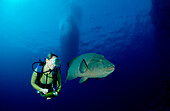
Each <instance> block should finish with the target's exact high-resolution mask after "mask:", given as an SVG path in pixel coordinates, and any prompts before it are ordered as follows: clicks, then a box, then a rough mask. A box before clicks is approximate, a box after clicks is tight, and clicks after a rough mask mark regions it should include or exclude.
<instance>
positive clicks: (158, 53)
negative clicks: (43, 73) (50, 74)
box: [0, 0, 170, 111]
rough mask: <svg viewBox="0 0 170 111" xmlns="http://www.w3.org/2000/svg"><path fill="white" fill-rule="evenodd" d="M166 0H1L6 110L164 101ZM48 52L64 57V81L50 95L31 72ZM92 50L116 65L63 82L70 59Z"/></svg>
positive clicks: (0, 90) (140, 106)
mask: <svg viewBox="0 0 170 111" xmlns="http://www.w3.org/2000/svg"><path fill="white" fill-rule="evenodd" d="M159 4H160V2H158V0H155V1H154V0H0V39H1V40H0V63H1V64H0V70H1V72H0V75H1V77H0V86H1V87H0V94H1V99H0V111H11V110H15V111H27V110H30V111H37V110H38V111H47V110H53V111H66V110H67V111H68V110H69V111H70V110H72V111H92V110H96V111H149V110H150V109H153V107H158V106H156V105H157V104H160V106H161V105H162V103H160V102H161V101H164V99H162V98H161V96H160V95H161V94H162V93H161V91H160V90H161V83H162V81H164V80H165V79H166V76H167V72H168V67H169V66H170V65H169V63H170V62H168V61H169V60H170V59H168V56H169V55H168V53H167V51H168V47H169V45H168V42H169V41H170V39H169V35H170V34H169V31H168V28H169V27H168V25H166V22H163V21H166V20H168V19H165V18H166V14H164V15H165V16H161V14H162V13H158V11H159V7H157V6H160V5H159ZM164 4H166V3H164ZM160 7H161V6H160ZM164 13H166V11H164ZM159 15H160V16H159ZM161 17H162V18H161ZM67 19H69V20H70V21H69V22H68V21H67ZM73 23H74V25H71V26H69V25H70V24H73ZM63 24H65V25H63ZM62 26H65V28H61V27H62ZM160 26H161V28H160ZM70 30H71V31H70ZM62 34H63V35H64V36H61V35H62ZM49 52H53V53H55V54H56V55H58V56H59V58H60V59H61V63H62V73H61V77H62V89H61V93H60V95H59V96H58V97H56V98H53V99H51V100H48V101H47V100H45V98H42V97H41V96H40V95H38V94H37V93H36V90H35V89H33V88H32V86H31V84H30V80H31V76H32V72H33V71H32V69H31V65H32V63H33V62H35V61H38V60H39V59H44V58H45V57H46V56H47V54H48V53H49ZM89 52H93V53H98V54H102V55H104V56H105V58H107V59H108V60H109V61H111V62H112V63H113V64H115V66H116V70H115V71H114V72H113V73H112V74H110V75H109V76H108V77H106V78H102V79H98V80H96V79H90V80H89V81H87V82H86V83H84V84H79V83H78V81H79V79H78V78H77V79H74V80H71V81H67V82H66V83H64V80H65V78H66V72H65V71H66V69H67V66H66V63H67V62H68V61H69V60H70V59H71V58H73V57H75V56H78V55H80V54H84V53H89ZM168 65H169V66H168ZM169 72H170V71H169ZM160 98H161V99H160Z"/></svg>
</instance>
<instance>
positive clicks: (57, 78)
mask: <svg viewBox="0 0 170 111" xmlns="http://www.w3.org/2000/svg"><path fill="white" fill-rule="evenodd" d="M36 63H38V64H39V65H38V66H37V68H36V69H33V74H32V77H31V85H32V86H33V88H34V89H36V90H37V93H40V95H41V96H42V97H46V98H47V100H48V99H51V98H53V97H56V96H58V94H59V92H60V90H61V75H60V67H61V65H60V60H59V59H58V56H56V55H55V54H52V53H49V54H48V56H47V58H46V59H45V62H42V61H40V62H34V63H33V64H32V68H33V66H34V64H36Z"/></svg>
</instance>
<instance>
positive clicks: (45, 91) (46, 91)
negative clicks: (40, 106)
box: [40, 88, 48, 94]
mask: <svg viewBox="0 0 170 111" xmlns="http://www.w3.org/2000/svg"><path fill="white" fill-rule="evenodd" d="M40 92H42V93H44V94H47V93H48V89H43V88H41V89H40Z"/></svg>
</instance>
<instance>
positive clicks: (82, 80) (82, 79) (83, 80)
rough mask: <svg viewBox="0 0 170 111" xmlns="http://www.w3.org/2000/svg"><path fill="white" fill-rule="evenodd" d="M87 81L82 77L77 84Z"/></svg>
mask: <svg viewBox="0 0 170 111" xmlns="http://www.w3.org/2000/svg"><path fill="white" fill-rule="evenodd" d="M87 80H88V77H82V78H81V79H80V81H79V83H83V82H86V81H87Z"/></svg>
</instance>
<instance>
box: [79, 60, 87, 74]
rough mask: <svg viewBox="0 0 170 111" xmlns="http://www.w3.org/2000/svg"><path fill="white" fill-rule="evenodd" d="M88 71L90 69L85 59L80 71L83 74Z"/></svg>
mask: <svg viewBox="0 0 170 111" xmlns="http://www.w3.org/2000/svg"><path fill="white" fill-rule="evenodd" d="M87 69H88V66H87V63H86V61H85V60H84V59H83V61H82V62H81V64H80V68H79V70H80V72H81V73H84V72H86V71H87Z"/></svg>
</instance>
